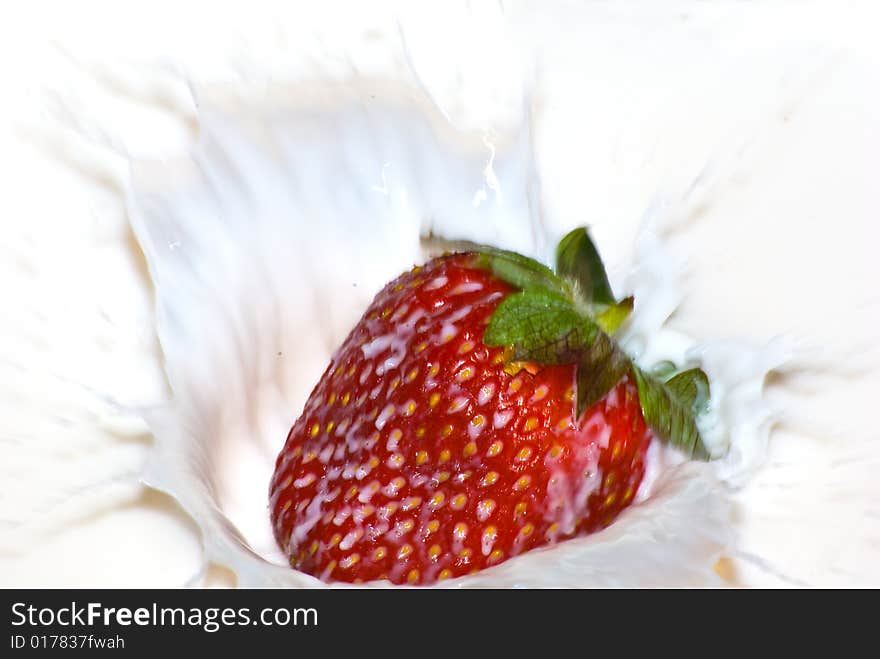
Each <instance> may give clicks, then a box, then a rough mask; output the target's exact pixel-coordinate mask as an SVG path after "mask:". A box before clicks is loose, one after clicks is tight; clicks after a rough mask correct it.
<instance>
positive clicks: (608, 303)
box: [475, 228, 711, 460]
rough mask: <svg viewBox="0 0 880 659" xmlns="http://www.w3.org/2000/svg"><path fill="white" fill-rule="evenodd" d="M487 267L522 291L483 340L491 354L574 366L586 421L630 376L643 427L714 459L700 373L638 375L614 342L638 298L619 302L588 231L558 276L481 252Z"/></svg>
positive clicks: (567, 249)
mask: <svg viewBox="0 0 880 659" xmlns="http://www.w3.org/2000/svg"><path fill="white" fill-rule="evenodd" d="M475 258H476V262H475V265H476V266H477V267H483V268H486V269H489V270H491V272H492V273H493V274H494V275H495V276H496V277H498V278H499V279H502V280H503V281H506V282H507V283H509V284H511V285H512V286H514V287H516V288H518V289H520V292H518V293H513V294H512V295H509V296H508V297H507V298H505V299H504V300H502V302H501V303H500V304H499V305H498V307H497V308H496V309H495V312H494V313H493V315H492V318H491V320H490V321H489V325H488V326H487V327H486V331H485V333H484V335H483V341H484V343H485V344H486V345H487V346H503V347H505V348H507V349H508V350H509V353H508V355H507V359H508V361H509V362H518V361H530V362H538V363H541V364H548V365H549V364H576V365H577V373H576V382H577V401H576V404H575V405H576V413H577V418H580V417H581V416H582V415H583V413H584V412H585V411H586V410H587V409H588V408H589V407H591V406H592V405H594V404H595V403H597V402H598V401H600V400H601V399H602V398H604V396H605V395H606V394H607V393H608V392H609V391H610V390H611V389H612V388H614V387H615V386H616V385H617V384H618V383H619V382H620V381H621V379H622V378H624V377H625V376H627V375H628V374H631V375H632V377H633V380H634V381H635V383H636V387H637V388H638V391H639V400H640V403H641V407H642V414H643V416H644V417H645V421H646V422H647V424H648V425H649V426H650V428H651V429H652V430H653V431H654V433H655V434H656V435H657V437H658V438H659V439H660V440H661V441H664V442H668V443H671V444H673V445H674V446H677V447H678V448H680V449H682V450H683V451H684V452H685V453H687V454H688V455H689V456H690V457H692V458H696V459H701V460H708V459H709V458H710V457H711V456H710V455H709V451H708V450H707V449H706V447H705V445H704V444H703V440H702V438H701V437H700V430H699V428H698V426H697V422H696V417H697V416H698V415H699V414H701V413H703V412H704V411H705V409H706V407H707V404H708V400H709V380H708V378H707V377H706V374H705V373H704V372H703V371H701V370H700V369H698V368H693V369H690V370H687V371H684V372H682V373H678V374H675V370H676V367H675V364H672V363H671V362H664V363H660V364H658V365H656V366H655V367H654V368H653V369H652V370H651V374H648V373H646V372H644V371H642V370H641V369H639V368H638V367H637V366H636V365H635V364H634V363H633V362H632V360H631V359H630V358H629V356H628V355H627V354H626V353H625V352H624V351H623V350H622V349H621V348H620V346H618V345H617V343H616V342H615V341H614V339H612V338H611V335H612V334H613V333H614V332H615V331H616V330H617V329H618V328H619V327H620V326H621V324H622V323H623V322H624V321H625V320H626V319H627V318H628V317H629V314H630V313H631V312H632V309H633V298H632V297H628V298H625V299H623V300H620V301H619V302H617V301H615V299H614V295H613V294H612V291H611V286H610V284H609V283H608V276H607V274H606V272H605V267H604V266H603V265H602V260H601V259H600V258H599V253H598V251H597V250H596V247H595V245H594V244H593V242H592V240H590V236H589V234H588V233H587V230H586V229H585V228H580V229H575V230H574V231H572V232H570V233H569V234H568V235H566V236H565V238H563V239H562V241H561V242H560V244H559V247H558V249H557V253H556V270H557V273H556V274H554V273H553V272H552V271H551V270H550V269H549V268H547V267H546V266H544V265H542V264H541V263H538V262H537V261H535V260H533V259H530V258H526V257H524V256H521V255H519V254H516V253H514V252H506V251H503V250H497V249H494V248H491V247H481V246H480V247H477V251H476V256H475Z"/></svg>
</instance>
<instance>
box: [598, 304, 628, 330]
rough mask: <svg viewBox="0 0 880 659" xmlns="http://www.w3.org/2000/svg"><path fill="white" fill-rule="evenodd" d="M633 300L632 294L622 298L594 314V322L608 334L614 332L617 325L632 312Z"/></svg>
mask: <svg viewBox="0 0 880 659" xmlns="http://www.w3.org/2000/svg"><path fill="white" fill-rule="evenodd" d="M634 303H635V300H634V298H633V296H632V295H630V296H629V297H627V298H624V299H622V300H621V301H620V302H617V303H615V304H613V305H611V306H610V307H608V308H607V309H605V311H603V312H602V313H600V314H599V315H598V316H596V324H597V325H599V327H601V328H602V331H604V332H607V333H608V334H614V332H615V331H616V330H617V328H618V327H620V326H621V325H622V324H623V321H625V320H626V319H627V318H629V315H630V314H631V313H632V310H633V305H634Z"/></svg>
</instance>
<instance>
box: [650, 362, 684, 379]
mask: <svg viewBox="0 0 880 659" xmlns="http://www.w3.org/2000/svg"><path fill="white" fill-rule="evenodd" d="M676 371H678V366H676V365H675V362H671V361H669V360H668V359H664V360H663V361H662V362H657V363H656V364H654V365H653V366H652V367H651V370H650V373H651V375H653V376H654V377H655V378H660V379H661V380H668V379H669V378H670V377H672V376H673V375H675V373H676Z"/></svg>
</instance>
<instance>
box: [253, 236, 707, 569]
mask: <svg viewBox="0 0 880 659" xmlns="http://www.w3.org/2000/svg"><path fill="white" fill-rule="evenodd" d="M597 264H598V265H597ZM558 270H559V271H560V273H559V275H556V274H554V273H552V272H551V271H549V270H548V269H546V268H544V267H543V266H540V265H539V264H537V263H535V262H533V261H530V260H528V259H525V258H524V257H520V256H518V255H515V254H511V253H507V252H499V251H496V250H491V249H485V248H483V249H481V250H480V251H478V252H471V253H465V254H456V255H451V256H445V257H440V258H437V259H434V260H432V261H430V262H429V263H428V264H426V265H425V266H424V267H416V268H413V270H411V271H410V272H408V273H405V274H404V275H402V276H400V277H399V278H397V279H396V280H394V281H392V282H391V283H390V284H388V285H387V286H386V287H385V289H384V290H383V291H382V292H381V293H379V294H378V295H377V296H376V298H375V300H374V301H373V303H372V305H371V306H370V308H369V309H368V310H367V311H366V313H365V314H364V316H363V318H361V320H360V322H359V323H358V324H357V326H356V327H355V328H354V330H352V332H351V333H350V334H349V336H348V338H347V339H346V340H345V342H344V343H343V344H342V346H341V347H340V348H339V350H338V351H337V353H336V355H335V356H334V358H333V360H332V362H331V363H330V365H329V367H328V368H327V370H326V372H325V373H324V375H323V376H322V378H321V380H320V381H319V383H318V385H317V386H316V387H315V389H314V391H313V392H312V394H311V396H310V397H309V400H308V401H307V403H306V405H305V409H304V411H303V413H302V415H301V416H300V418H299V419H298V420H297V421H296V423H295V424H294V426H293V428H292V429H291V431H290V434H289V435H288V437H287V441H286V443H285V445H284V448H283V449H282V451H281V453H280V455H279V456H278V460H277V463H276V467H275V473H274V476H273V479H272V484H271V488H270V497H271V509H272V521H273V527H274V531H275V537H276V540H277V541H278V543H279V545H280V546H281V547H282V548H283V549H284V551H285V552H286V554H287V555H288V556H289V558H290V562H291V565H292V566H293V567H295V568H296V569H299V570H302V571H304V572H307V573H310V574H313V575H315V576H318V577H320V578H321V579H323V580H339V581H349V582H356V581H367V580H373V579H388V580H390V581H391V582H393V583H410V584H430V583H433V582H435V581H437V580H438V579H445V578H449V577H457V576H460V575H464V574H467V573H469V572H473V571H476V570H480V569H482V568H485V567H488V566H491V565H494V564H497V563H499V562H501V561H504V560H507V559H508V558H511V557H513V556H516V555H518V554H521V553H522V552H525V551H528V550H529V549H532V548H535V547H539V546H542V545H546V544H550V543H554V542H557V541H560V540H563V539H566V538H571V537H574V536H577V535H583V534H587V533H591V532H593V531H596V530H598V529H601V528H603V527H605V526H607V525H608V524H610V523H611V522H612V521H613V520H614V518H615V517H616V516H617V515H618V514H619V513H620V512H621V511H622V510H623V509H624V508H625V507H626V506H627V505H629V504H630V503H631V502H632V500H633V497H634V495H635V493H636V491H637V489H638V487H639V484H640V483H641V480H642V476H643V474H644V470H645V453H646V451H647V448H648V445H649V444H650V442H651V438H652V432H651V430H649V428H648V425H647V424H646V422H645V417H643V410H644V411H645V413H646V416H647V417H648V418H649V420H652V423H651V426H652V427H653V428H654V430H655V432H656V433H657V434H658V435H660V436H661V437H663V438H671V439H673V440H675V441H678V442H679V443H681V444H687V443H688V442H690V443H691V444H692V446H691V447H690V448H691V450H692V452H695V453H698V452H700V451H701V449H702V446H701V444H700V443H699V436H698V435H696V437H692V436H691V435H692V434H693V433H694V432H696V430H695V427H693V425H692V422H693V410H694V409H696V408H697V407H698V406H699V405H702V404H703V403H704V401H705V394H707V389H706V388H705V387H704V385H705V384H706V383H705V376H702V372H701V371H697V370H696V369H695V370H692V371H687V372H685V373H684V374H680V375H679V376H677V377H676V378H673V379H671V380H669V381H668V382H667V383H663V382H660V381H658V380H656V379H655V378H653V377H652V376H648V375H646V374H645V373H643V372H641V371H640V370H638V369H637V368H636V367H634V366H633V365H632V363H631V362H630V361H629V359H628V358H626V356H625V355H624V354H623V353H622V352H621V351H620V350H619V348H617V346H616V344H614V342H613V340H612V339H610V337H609V335H608V333H606V331H605V330H607V332H609V333H610V332H612V331H613V329H614V328H615V327H616V326H617V325H618V324H619V323H620V322H621V320H622V319H623V318H624V317H625V315H626V313H627V311H628V309H629V308H631V300H627V301H624V303H622V304H615V303H614V300H613V298H612V297H611V295H610V289H609V288H608V284H607V278H606V277H605V275H604V269H602V267H601V262H599V261H598V255H597V254H596V253H595V248H593V246H592V243H591V242H590V241H589V238H588V236H587V234H586V232H585V231H583V230H579V232H572V234H570V235H569V236H568V237H566V239H565V240H564V241H563V243H561V245H560V250H559V266H558ZM517 289H522V292H518V291H517ZM487 326H488V327H487ZM514 360H520V361H514ZM695 372H696V373H699V374H700V376H701V377H697V376H696V375H694V373H695ZM640 395H641V396H642V397H643V398H644V399H645V400H640ZM575 398H577V399H578V400H577V402H576V401H575ZM646 402H647V404H646ZM655 408H656V409H655ZM578 410H580V414H578V412H577V411H578ZM657 410H659V412H658V411H657ZM682 416H683V418H684V421H682V419H681V418H679V417H682ZM670 435H675V436H674V437H670ZM704 457H705V456H704Z"/></svg>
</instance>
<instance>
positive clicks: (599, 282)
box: [556, 227, 615, 305]
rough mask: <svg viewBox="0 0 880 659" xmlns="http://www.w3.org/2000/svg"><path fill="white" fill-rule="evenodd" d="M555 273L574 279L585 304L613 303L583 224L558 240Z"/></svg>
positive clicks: (594, 250)
mask: <svg viewBox="0 0 880 659" xmlns="http://www.w3.org/2000/svg"><path fill="white" fill-rule="evenodd" d="M556 273H557V274H558V275H559V276H560V277H563V278H565V279H568V280H570V281H572V282H574V283H575V285H576V289H577V290H578V292H579V293H580V295H581V296H582V297H583V298H584V299H585V300H586V301H587V302H588V303H594V304H607V305H613V304H614V303H615V300H614V294H613V293H612V292H611V284H609V283H608V275H607V274H606V272H605V266H604V265H603V264H602V259H601V258H600V257H599V251H598V250H597V249H596V246H595V245H594V244H593V241H592V240H590V234H589V233H588V232H587V229H586V228H585V227H580V228H578V229H575V230H574V231H571V232H570V233H568V234H567V235H566V236H565V237H564V238H563V239H562V240H561V241H559V246H558V247H557V248H556Z"/></svg>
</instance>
